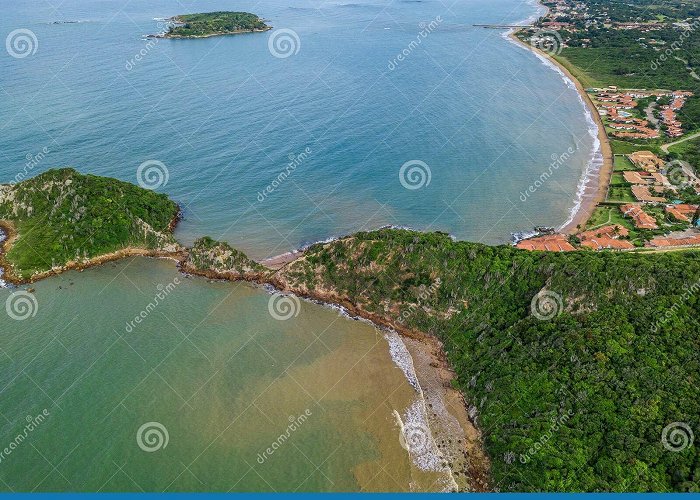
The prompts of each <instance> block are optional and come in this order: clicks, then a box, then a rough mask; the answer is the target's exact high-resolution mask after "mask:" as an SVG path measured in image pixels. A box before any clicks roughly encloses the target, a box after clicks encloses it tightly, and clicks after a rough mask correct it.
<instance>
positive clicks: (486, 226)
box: [0, 0, 593, 258]
mask: <svg viewBox="0 0 700 500" xmlns="http://www.w3.org/2000/svg"><path fill="white" fill-rule="evenodd" d="M226 8H230V5H229V3H228V2H224V1H222V0H202V1H197V2H187V1H186V2H184V3H183V2H178V3H173V2H169V1H165V0H156V1H149V2H145V1H136V2H133V1H132V2H124V1H123V0H100V1H97V2H95V1H88V0H66V1H64V2H62V3H61V5H60V6H59V7H57V10H54V9H53V8H52V7H51V5H50V4H49V3H46V2H44V1H43V0H28V1H23V2H13V3H12V4H11V5H8V6H6V12H4V13H3V16H2V19H0V32H2V34H3V35H7V34H9V33H10V32H11V31H13V30H15V29H20V28H22V29H29V30H31V31H32V32H33V33H34V34H35V36H36V40H37V45H36V49H37V50H36V52H35V53H33V54H31V55H29V56H27V57H24V58H20V59H17V58H13V57H9V56H6V55H5V54H3V57H0V89H1V90H2V95H3V106H1V107H0V132H2V133H1V134H0V151H1V152H2V155H1V157H0V159H1V160H2V161H1V162H0V181H2V182H8V181H10V180H12V179H14V178H15V177H16V176H17V174H18V173H23V172H25V170H27V163H30V164H31V168H30V169H29V174H34V173H36V172H40V171H43V170H46V169H48V168H50V167H55V166H61V165H71V166H74V167H75V168H77V169H78V170H80V171H82V172H90V173H95V174H101V175H108V176H115V177H118V178H120V179H124V180H128V181H132V182H136V181H137V180H138V177H137V171H138V168H139V166H140V165H141V164H142V163H143V162H147V161H149V160H153V161H159V162H161V163H162V164H163V165H165V168H167V173H168V176H167V183H166V184H163V183H162V182H158V180H159V179H157V178H155V177H153V178H150V179H149V181H153V184H150V185H154V186H158V187H157V189H158V190H159V191H162V192H166V193H168V194H169V195H170V196H172V197H173V198H174V199H175V200H177V201H178V202H179V203H180V204H181V205H182V207H183V211H184V214H185V220H184V221H183V223H182V224H181V225H180V227H179V229H178V236H179V238H180V239H181V240H182V241H183V242H186V243H189V242H191V241H193V240H194V239H195V238H196V237H198V236H201V235H204V234H207V235H210V236H212V237H214V238H218V239H224V240H227V241H229V242H230V243H232V244H234V245H236V246H238V247H240V248H241V249H242V250H244V251H247V252H248V253H250V254H251V255H252V256H254V257H258V258H263V257H268V256H271V255H276V254H280V253H284V252H286V251H289V250H291V249H294V248H297V247H299V246H301V245H304V244H305V243H309V242H313V241H317V240H321V239H325V238H328V237H332V236H336V235H342V234H347V233H350V232H353V231H357V230H360V229H371V228H377V227H380V226H382V225H386V224H395V225H401V226H409V227H414V228H417V229H425V230H443V231H448V232H450V233H452V234H454V235H455V236H457V237H458V238H460V239H467V240H473V241H483V242H486V243H504V242H507V241H508V240H509V238H510V233H511V232H512V231H517V230H522V229H528V228H531V227H532V226H534V225H552V226H558V225H560V224H562V223H563V222H564V221H565V220H566V219H567V218H568V217H569V211H570V209H571V208H572V206H573V205H574V200H575V198H576V192H577V186H578V183H579V181H580V178H581V175H582V173H583V172H584V171H585V169H586V165H587V163H588V161H589V160H590V154H591V150H592V145H593V138H592V137H591V135H590V134H589V128H590V124H589V123H588V122H587V120H586V118H585V115H584V112H583V105H582V103H581V102H580V100H579V99H578V98H577V96H576V92H575V90H574V89H572V88H570V87H568V86H567V85H566V84H565V83H564V82H563V81H562V78H561V76H560V75H559V74H557V73H556V72H554V71H551V70H549V69H547V68H546V67H543V66H542V64H541V63H540V62H539V61H538V60H537V59H536V58H535V56H534V55H533V54H531V53H529V52H528V51H525V50H521V49H519V48H517V47H516V46H515V45H514V44H512V43H510V42H509V41H508V40H506V39H504V37H503V36H502V32H501V31H499V30H491V29H483V28H477V27H473V26H472V24H474V23H513V22H518V21H522V20H525V19H526V18H528V17H531V16H532V15H533V14H534V13H536V12H537V8H536V6H534V5H533V4H532V3H531V2H523V1H521V0H518V1H516V0H459V1H456V2H454V3H452V2H449V3H448V2H442V1H441V0H401V1H397V2H394V1H388V0H387V1H377V0H372V1H359V2H358V1H351V0H344V1H337V0H336V1H308V2H288V1H281V0H265V1H262V2H250V1H245V0H244V1H242V2H239V3H237V4H236V8H237V9H240V10H249V11H253V12H255V13H257V14H259V15H260V16H262V17H263V18H265V19H268V20H269V24H270V25H272V26H274V27H275V28H276V29H284V30H292V31H293V34H292V35H290V36H291V38H288V40H287V41H289V42H290V45H288V46H286V49H289V50H288V51H287V52H285V51H284V50H285V45H284V42H285V40H283V39H280V40H279V45H278V46H277V54H278V55H288V57H275V56H274V55H273V54H272V52H273V51H271V50H270V47H269V42H270V37H272V36H273V34H275V33H276V32H268V33H263V34H247V35H239V36H230V37H217V38H208V39H200V40H158V41H157V42H154V41H151V43H150V44H149V42H148V41H147V40H145V39H143V35H144V34H149V33H156V32H158V31H159V30H161V29H162V27H160V26H159V21H156V20H154V19H158V18H164V17H168V16H172V15H175V14H178V13H183V12H185V11H188V12H191V11H212V10H221V9H226ZM57 21H58V22H63V21H80V22H77V23H62V24H53V23H54V22H57ZM160 25H161V26H162V22H160ZM421 29H423V32H424V33H425V32H427V31H430V33H429V34H427V36H425V37H421V36H420V35H419V33H420V32H421ZM275 36H277V35H275ZM294 37H296V38H294ZM283 38H284V37H283ZM417 40H420V43H418V42H417ZM273 47H274V45H273ZM137 55H140V56H139V57H140V61H139V60H136V56H137ZM399 55H403V61H399V60H398V57H399ZM44 148H46V150H44ZM307 148H308V149H307ZM570 148H573V151H574V153H573V154H569V155H568V158H567V159H566V161H564V162H559V163H561V164H558V165H557V168H556V169H555V171H554V175H552V177H551V178H550V179H549V180H548V181H547V182H546V183H544V185H542V186H538V187H537V189H536V190H535V192H534V193H533V194H530V195H528V196H527V197H524V196H523V193H524V192H526V191H527V189H528V187H529V186H531V185H534V184H535V183H536V181H538V179H540V176H541V174H542V173H543V172H544V171H546V170H548V169H550V165H551V164H552V163H553V162H554V161H555V160H556V158H558V157H560V156H561V155H562V154H565V153H567V151H570ZM44 151H48V152H47V153H44ZM37 156H39V157H40V158H39V159H38V161H37ZM290 156H291V157H293V158H294V161H292V160H290ZM28 157H31V158H32V161H29V160H28ZM293 162H294V166H293V168H290V167H289V164H290V163H293ZM406 162H423V163H422V164H420V163H419V164H417V170H415V171H414V172H413V174H410V172H411V167H410V166H409V167H407V169H406V170H405V171H404V173H405V174H406V175H405V176H404V180H405V182H404V184H406V185H407V186H409V187H410V188H416V187H418V186H422V187H419V188H418V189H407V188H406V187H404V185H403V184H402V183H401V177H400V173H401V168H402V166H403V165H404V164H405V163H406ZM423 164H424V165H425V166H423ZM411 165H413V166H416V164H415V163H414V164H411ZM156 169H161V170H162V167H160V166H158V167H156ZM428 169H429V178H428V174H427V172H428ZM281 172H284V173H285V174H286V173H287V172H289V175H288V176H286V177H285V178H284V179H282V180H281V181H280V180H279V179H280V177H279V176H280V173H281ZM161 180H164V178H162V179H161ZM523 199H524V201H523Z"/></svg>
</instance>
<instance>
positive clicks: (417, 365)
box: [179, 253, 492, 493]
mask: <svg viewBox="0 0 700 500" xmlns="http://www.w3.org/2000/svg"><path fill="white" fill-rule="evenodd" d="M302 255H303V253H302V254H299V255H298V256H302ZM295 260H296V259H295ZM287 264H288V263H285V264H283V265H281V267H279V268H277V269H275V270H274V271H275V272H274V273H272V274H270V275H263V274H259V273H253V274H248V275H239V274H234V273H228V272H226V273H220V272H217V271H214V270H211V269H208V270H204V271H203V270H199V269H196V268H194V267H191V266H189V265H188V264H187V263H186V261H185V260H182V261H181V262H180V264H179V269H180V271H181V272H183V273H185V274H187V275H191V276H199V277H203V278H207V279H213V280H225V281H233V282H235V281H246V282H248V283H252V284H256V285H260V286H264V287H266V288H268V289H269V288H272V290H271V291H272V292H273V293H282V294H292V295H295V296H297V297H300V298H302V299H305V300H308V301H310V302H314V303H316V304H319V305H325V306H329V307H332V308H334V309H338V310H340V312H341V313H342V314H343V315H344V316H346V317H348V318H350V319H360V320H363V321H368V322H370V323H371V324H372V325H374V326H375V328H377V329H379V330H383V331H385V332H390V333H391V332H393V333H395V334H397V335H398V336H399V337H400V340H401V341H402V342H403V343H404V346H405V347H406V349H407V351H408V352H409V355H410V356H411V359H412V364H413V374H415V377H416V379H417V382H418V384H419V387H418V388H416V387H415V386H414V389H417V390H418V389H420V396H421V400H422V402H423V403H425V404H427V405H428V407H429V408H430V409H431V411H432V412H433V413H431V414H429V415H428V420H429V421H431V422H435V424H436V427H437V428H439V429H449V428H450V422H452V423H454V422H457V423H458V425H459V427H460V428H461V434H462V435H461V436H460V437H459V438H458V439H456V441H457V443H451V444H452V445H451V446H448V445H444V444H442V441H448V440H449V439H450V437H449V436H447V435H446V434H445V433H444V432H440V430H437V431H436V432H434V434H433V439H434V440H435V441H436V442H441V445H439V446H438V448H439V449H440V452H441V453H442V454H443V456H445V457H447V458H449V459H450V463H451V464H452V466H451V467H450V471H451V476H452V478H453V480H455V481H456V484H457V486H459V487H460V488H463V489H460V491H469V492H479V493H483V492H489V491H492V490H491V486H490V485H491V475H490V474H491V462H490V457H489V456H488V453H487V451H486V448H485V446H484V443H483V434H482V432H481V430H480V429H479V427H478V426H477V424H476V422H475V420H474V418H472V415H471V412H470V405H469V404H468V403H467V401H466V399H465V397H464V394H462V392H461V391H459V390H458V389H455V388H454V386H453V384H452V381H453V380H455V379H456V377H457V375H456V373H455V371H454V370H453V369H452V366H451V365H450V362H449V360H448V359H447V354H446V353H445V350H444V348H443V344H442V342H441V341H440V339H438V338H437V337H435V336H434V335H430V334H427V333H425V332H422V331H420V330H412V329H409V328H407V327H405V326H404V325H402V324H397V323H396V322H394V321H392V320H391V319H388V318H385V317H383V316H380V315H378V314H375V313H372V312H370V311H366V310H364V309H363V308H361V307H359V306H357V305H355V304H354V303H353V302H352V301H351V300H350V298H349V297H344V296H340V295H338V294H336V293H335V292H334V291H332V290H320V291H319V290H312V289H307V288H300V287H293V286H290V285H289V284H288V283H287V282H286V281H285V280H284V279H283V278H281V277H280V276H279V275H278V272H279V271H280V270H281V269H283V268H284V267H286V265H287ZM392 359H393V357H392ZM394 362H395V363H396V360H394ZM396 364H397V366H399V368H401V369H403V368H402V367H401V366H400V365H399V364H398V363H396ZM404 374H406V373H405V372H404ZM406 378H407V380H408V382H409V383H410V384H411V385H414V383H413V382H412V381H411V379H410V377H408V376H406ZM429 403H430V404H429ZM431 404H432V406H430V405H431ZM438 407H441V408H442V409H443V410H444V411H442V412H439V408H438ZM452 425H454V424H452ZM431 428H432V426H431ZM452 439H453V440H454V437H453V436H452ZM460 476H461V477H460Z"/></svg>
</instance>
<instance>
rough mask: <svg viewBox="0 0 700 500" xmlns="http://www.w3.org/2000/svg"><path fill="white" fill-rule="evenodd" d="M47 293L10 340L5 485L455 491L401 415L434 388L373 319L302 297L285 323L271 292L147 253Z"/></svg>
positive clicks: (1, 341)
mask: <svg viewBox="0 0 700 500" xmlns="http://www.w3.org/2000/svg"><path fill="white" fill-rule="evenodd" d="M35 287H36V290H35V291H34V293H33V294H32V297H33V299H34V305H31V304H30V305H29V307H30V308H31V311H32V312H33V313H34V314H33V315H30V314H28V313H26V310H21V309H20V307H19V305H17V306H15V308H14V310H15V311H16V312H17V314H18V315H19V314H20V311H22V314H26V316H27V317H26V319H21V320H16V319H8V318H7V317H4V318H3V320H2V325H3V328H2V329H0V346H1V349H0V357H1V358H2V359H0V367H1V369H0V394H2V401H3V404H2V410H1V414H0V415H1V418H0V439H2V441H0V449H5V448H8V449H10V452H9V453H7V452H6V453H5V454H3V455H0V488H1V489H2V490H6V491H7V490H10V489H12V490H15V491H65V490H70V491H98V490H99V491H141V490H145V491H199V490H213V491H251V490H252V491H337V490H340V491H359V490H371V491H386V490H391V491H410V490H411V489H415V490H427V491H432V490H441V489H444V488H446V487H449V485H450V484H451V483H450V478H449V474H447V473H446V472H445V471H444V470H421V469H420V468H419V467H417V466H416V465H414V464H413V462H412V460H411V458H410V456H409V454H408V453H407V451H406V450H404V448H403V447H402V445H401V442H400V440H399V430H398V427H397V424H396V420H395V418H394V413H393V412H394V411H396V412H398V413H399V414H401V415H405V414H406V412H407V411H408V409H409V408H410V406H411V404H414V402H415V401H416V397H417V393H416V391H415V390H414V388H413V387H412V386H411V385H410V383H409V382H408V380H407V378H406V375H405V374H404V372H403V371H402V369H401V368H400V367H399V366H398V365H397V364H395V363H394V362H393V361H392V358H391V356H390V354H389V344H388V341H387V339H385V335H384V333H383V332H381V331H378V330H376V329H375V328H374V327H373V326H371V325H368V324H366V323H364V322H358V321H351V320H349V319H347V318H345V317H343V316H341V315H340V314H339V313H338V312H337V311H335V310H333V309H330V308H326V307H322V306H319V305H315V304H311V303H308V302H303V301H301V302H299V303H298V305H296V306H295V307H296V309H295V312H296V314H295V315H294V316H293V317H290V318H289V319H286V320H282V319H276V318H274V317H273V316H271V315H270V314H269V313H268V307H269V306H268V305H269V301H270V298H271V297H272V296H271V295H269V294H268V293H266V292H265V291H264V290H262V289H260V288H254V287H252V286H251V285H248V284H244V283H238V284H231V283H228V282H214V283H210V282H208V281H206V280H204V279H201V278H187V277H184V276H182V275H181V274H180V273H179V272H178V271H177V269H176V268H175V266H174V265H173V264H172V263H170V262H166V261H158V260H152V259H144V258H137V259H133V260H125V261H121V262H119V263H114V264H109V265H106V266H103V267H100V268H93V269H90V270H87V271H84V272H82V273H76V272H70V273H67V274H64V275H62V276H60V277H54V278H50V279H48V280H45V281H43V282H40V283H38V284H36V285H35ZM10 292H11V291H10V290H7V289H5V290H0V300H2V303H3V304H4V303H5V302H6V300H7V298H8V297H10ZM159 292H160V293H161V295H162V297H161V299H160V300H159V301H158V303H157V305H156V306H155V307H148V305H149V304H155V303H156V301H155V297H156V295H157V294H158V293H159ZM163 296H164V297H163ZM18 300H19V299H17V298H15V299H14V300H13V303H15V304H17V303H18ZM144 311H145V314H142V312H144ZM137 316H139V317H141V321H140V322H139V323H135V322H134V320H135V317H137ZM8 326H9V328H8ZM37 417H39V419H38V420H37ZM30 423H32V424H33V426H32V428H31V429H29V430H27V425H28V424H30ZM149 424H150V425H149ZM143 426H146V427H143ZM17 436H22V437H21V438H20V439H19V440H18V439H17ZM139 436H141V443H139V441H138V437H139ZM166 436H167V437H166ZM280 436H283V437H282V438H281V437H280ZM11 444H13V446H12V448H9V447H10V445H11Z"/></svg>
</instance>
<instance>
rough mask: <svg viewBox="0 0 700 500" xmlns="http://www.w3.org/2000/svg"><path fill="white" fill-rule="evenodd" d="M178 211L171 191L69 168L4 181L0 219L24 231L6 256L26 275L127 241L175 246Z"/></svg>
mask: <svg viewBox="0 0 700 500" xmlns="http://www.w3.org/2000/svg"><path fill="white" fill-rule="evenodd" d="M177 212H178V207H177V205H176V204H175V203H174V202H172V201H170V200H169V199H168V197H167V196H166V195H163V194H157V193H154V192H153V191H148V190H145V189H142V188H140V187H138V186H134V185H133V184H130V183H127V182H122V181H118V180H116V179H108V178H104V177H96V176H93V175H81V174H79V173H78V172H76V171H75V170H73V169H67V168H66V169H60V170H50V171H48V172H46V173H44V174H41V175H39V176H37V177H35V178H33V179H29V180H26V181H24V182H21V183H19V184H17V185H16V186H9V185H4V186H0V219H4V220H8V221H10V222H12V224H13V225H14V226H15V228H16V229H17V232H18V235H19V237H18V238H17V240H16V241H15V243H14V245H13V246H12V248H11V249H10V251H9V252H8V254H7V256H6V258H7V260H8V261H9V263H10V264H11V265H12V266H13V269H14V272H15V274H16V275H18V276H19V277H22V278H28V277H29V276H31V275H32V274H34V273H35V272H43V271H48V270H49V269H51V267H52V266H53V265H64V264H65V263H67V262H68V261H71V260H75V259H76V258H81V259H82V258H92V257H96V256H99V255H103V254H106V253H109V252H113V251H116V250H119V249H122V248H125V247H128V246H134V247H139V248H146V249H163V248H166V247H172V246H174V245H175V241H174V239H173V237H172V235H171V231H170V229H169V225H170V223H171V222H172V220H173V219H174V218H175V217H176V215H177Z"/></svg>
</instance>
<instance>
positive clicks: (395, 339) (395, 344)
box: [384, 330, 422, 393]
mask: <svg viewBox="0 0 700 500" xmlns="http://www.w3.org/2000/svg"><path fill="white" fill-rule="evenodd" d="M384 338H385V339H386V341H387V342H388V343H389V354H390V355H391V359H392V360H393V361H394V364H395V365H396V366H398V367H399V368H401V371H402V372H403V373H404V375H406V379H408V383H409V384H411V386H413V388H414V389H415V390H416V391H418V392H420V393H422V391H421V388H420V384H419V383H418V377H416V370H415V368H414V367H413V358H412V357H411V353H410V352H408V348H407V347H406V344H404V343H403V340H401V337H399V334H398V333H396V332H395V331H394V330H389V331H387V332H386V333H385V334H384Z"/></svg>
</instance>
